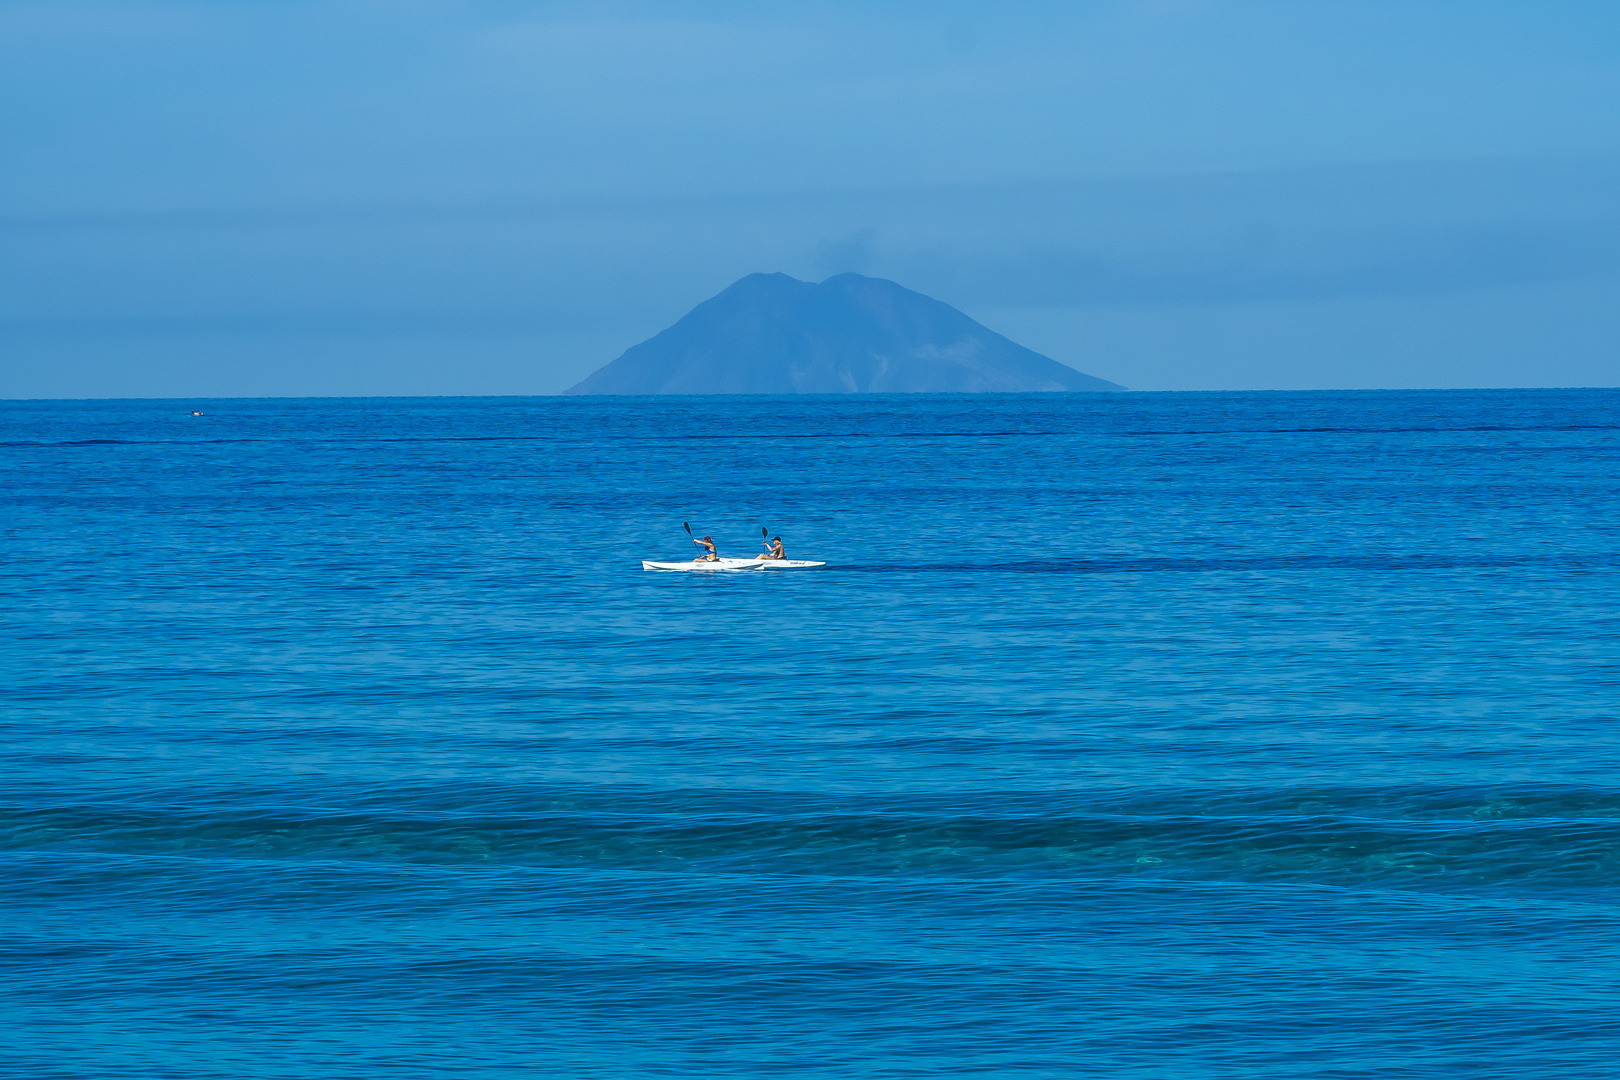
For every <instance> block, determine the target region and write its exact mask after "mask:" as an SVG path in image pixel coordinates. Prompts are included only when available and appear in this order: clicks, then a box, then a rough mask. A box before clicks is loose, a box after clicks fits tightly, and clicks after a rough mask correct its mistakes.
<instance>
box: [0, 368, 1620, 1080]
mask: <svg viewBox="0 0 1620 1080" xmlns="http://www.w3.org/2000/svg"><path fill="white" fill-rule="evenodd" d="M194 407H195V408H201V409H202V410H203V411H204V413H205V415H204V416H202V417H192V416H190V415H188V413H189V410H190V409H192V408H194ZM0 476H3V483H0V536H3V538H4V541H5V552H6V556H5V559H4V563H3V567H0V635H3V636H0V676H3V678H0V708H3V713H0V716H3V720H0V733H3V736H4V749H5V753H4V757H3V762H0V769H3V770H4V772H3V775H0V780H3V783H0V818H3V823H0V870H3V874H4V881H5V882H6V886H5V889H4V890H3V893H0V923H3V925H4V926H5V928H6V932H5V934H4V936H3V939H0V947H3V953H0V1000H3V1001H4V1002H5V1003H6V1004H5V1007H4V1009H3V1010H0V1013H3V1014H4V1019H3V1020H0V1026H3V1029H4V1033H5V1038H4V1039H3V1040H0V1072H3V1073H5V1074H6V1075H16V1076H28V1077H41V1078H57V1077H62V1078H66V1077H102V1076H107V1077H113V1076H116V1077H121V1078H130V1077H165V1078H193V1077H198V1078H200V1077H278V1078H279V1077H286V1078H300V1080H302V1078H312V1077H390V1078H394V1077H400V1078H413V1077H441V1076H443V1077H468V1078H496V1077H501V1078H505V1077H528V1076H569V1077H643V1076H669V1077H675V1076H681V1077H688V1076H704V1077H734V1076H783V1075H792V1076H806V1077H846V1076H847V1077H854V1076H861V1077H917V1076H943V1075H952V1076H954V1075H962V1074H967V1075H976V1076H986V1077H1000V1076H1007V1077H1046V1076H1051V1077H1059V1076H1062V1077H1069V1076H1102V1077H1230V1078H1251V1077H1375V1076H1376V1077H1388V1076H1405V1077H1430V1076H1433V1077H1441V1076H1444V1077H1453V1076H1455V1077H1497V1076H1500V1077H1518V1078H1522V1077H1527V1076H1534V1077H1537V1078H1549V1077H1599V1076H1608V1075H1612V1073H1613V1062H1614V1060H1615V1058H1616V1055H1617V1054H1620V1023H1617V1021H1616V1020H1615V1014H1616V1004H1617V996H1616V992H1615V989H1614V988H1615V986H1616V984H1617V982H1620V889H1617V884H1616V882H1617V875H1620V729H1617V726H1616V712H1617V700H1620V659H1617V653H1620V649H1617V646H1616V642H1617V641H1620V392H1617V391H1512V392H1509V391H1490V392H1443V393H1354V394H1327V393H1311V394H1168V395H1166V394H1120V395H1083V394H1075V395H1050V396H994V397H868V398H812V399H794V398H784V399H774V398H747V399H723V398H715V399H664V400H636V399H602V400H592V399H404V400H256V401H216V402H202V403H197V402H163V401H119V402H7V403H0ZM683 521H690V522H691V524H692V526H693V528H694V529H695V530H697V531H698V534H699V535H702V534H703V533H704V532H708V533H710V534H712V535H714V537H715V538H716V540H718V541H719V542H720V549H721V553H722V554H726V555H733V554H737V555H746V554H751V553H753V552H754V551H756V550H757V543H758V535H759V528H760V526H762V525H763V526H767V527H769V528H770V530H771V531H772V533H773V534H774V533H778V532H779V533H781V534H782V535H783V536H784V538H785V540H786V544H787V551H788V554H789V556H791V557H796V558H815V559H825V560H827V561H828V562H829V563H830V564H831V565H829V566H828V567H827V568H826V569H825V570H818V571H802V572H789V573H773V574H765V573H758V574H755V573H748V574H730V575H727V574H717V575H693V574H656V573H645V572H643V571H641V570H640V569H638V567H639V560H641V559H643V558H654V559H680V558H686V557H689V556H690V555H691V554H692V553H693V552H694V551H695V549H694V548H693V547H692V545H691V544H690V543H689V542H688V540H687V537H686V534H685V533H684V532H683V531H682V529H681V523H682V522H683Z"/></svg>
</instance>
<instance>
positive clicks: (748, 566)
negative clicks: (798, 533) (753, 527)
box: [641, 559, 827, 573]
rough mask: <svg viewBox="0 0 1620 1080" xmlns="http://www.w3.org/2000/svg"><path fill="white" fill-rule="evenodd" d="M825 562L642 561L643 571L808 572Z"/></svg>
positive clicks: (789, 560) (762, 560)
mask: <svg viewBox="0 0 1620 1080" xmlns="http://www.w3.org/2000/svg"><path fill="white" fill-rule="evenodd" d="M826 565H827V564H826V563H824V562H809V561H807V560H805V559H720V560H718V561H716V560H713V559H693V560H692V561H691V562H652V561H651V560H648V559H643V560H641V568H642V569H643V570H703V571H708V572H710V573H713V572H715V571H717V570H807V569H809V568H810V567H813V566H826Z"/></svg>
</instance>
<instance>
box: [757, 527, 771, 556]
mask: <svg viewBox="0 0 1620 1080" xmlns="http://www.w3.org/2000/svg"><path fill="white" fill-rule="evenodd" d="M770 536H771V530H769V529H767V528H766V527H765V526H763V525H761V526H760V527H759V542H760V543H762V544H764V545H765V547H766V549H767V550H769V549H770V546H771V540H770Z"/></svg>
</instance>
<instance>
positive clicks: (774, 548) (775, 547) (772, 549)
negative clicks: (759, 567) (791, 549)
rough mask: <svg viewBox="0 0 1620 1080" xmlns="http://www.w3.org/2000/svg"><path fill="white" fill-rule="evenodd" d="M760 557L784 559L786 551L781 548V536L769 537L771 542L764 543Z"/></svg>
mask: <svg viewBox="0 0 1620 1080" xmlns="http://www.w3.org/2000/svg"><path fill="white" fill-rule="evenodd" d="M760 558H762V559H785V558H787V552H786V551H783V550H782V538H781V537H780V536H773V537H771V542H770V543H768V544H766V545H765V554H763V555H761V556H760Z"/></svg>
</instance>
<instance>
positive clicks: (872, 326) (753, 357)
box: [568, 273, 1124, 394]
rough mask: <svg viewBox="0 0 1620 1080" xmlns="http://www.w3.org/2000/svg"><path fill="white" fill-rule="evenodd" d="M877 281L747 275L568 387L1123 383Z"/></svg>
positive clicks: (757, 390) (851, 388) (1021, 387)
mask: <svg viewBox="0 0 1620 1080" xmlns="http://www.w3.org/2000/svg"><path fill="white" fill-rule="evenodd" d="M1122 389H1124V387H1121V386H1116V385H1115V384H1113V383H1111V382H1106V381H1104V380H1102V379H1097V378H1093V377H1092V376H1090V375H1083V374H1081V373H1080V372H1078V371H1076V370H1074V369H1073V368H1071V367H1066V366H1064V365H1063V364H1060V363H1058V362H1057V361H1056V360H1052V359H1050V358H1048V357H1045V356H1042V355H1041V354H1040V353H1037V352H1033V351H1031V350H1029V349H1026V348H1024V347H1023V346H1022V345H1018V344H1015V343H1014V342H1011V341H1009V340H1007V339H1006V338H1004V337H1002V336H1001V335H1000V334H997V333H996V332H995V331H993V330H989V329H987V328H986V327H984V326H981V325H980V324H979V323H977V322H974V321H973V320H972V319H970V318H968V316H966V315H964V314H963V313H962V312H960V311H958V310H956V309H955V308H953V307H951V306H950V305H949V304H946V303H943V302H941V301H939V300H935V299H933V298H932V297H928V296H924V295H923V294H921V293H918V292H912V291H911V290H910V289H907V288H905V287H904V286H902V285H898V284H896V283H895V282H893V281H888V280H886V279H884V278H872V277H866V276H865V275H862V274H853V273H847V274H835V275H834V276H832V277H830V278H828V279H827V280H825V281H823V282H821V283H820V284H812V283H811V282H807V281H800V280H799V279H797V278H794V277H789V276H788V275H787V274H749V275H748V276H746V277H743V278H740V279H738V280H737V281H735V282H733V283H732V284H731V285H729V286H727V287H726V288H725V289H723V290H721V291H720V292H719V293H718V294H716V295H715V296H712V297H710V298H709V299H707V300H705V301H703V303H701V304H699V305H698V306H697V307H695V308H693V309H692V310H691V311H689V312H688V313H687V314H686V315H685V316H683V317H682V318H681V319H680V321H678V322H676V323H675V324H674V325H673V326H671V327H669V328H668V329H667V330H664V331H663V332H661V333H659V334H657V335H655V336H653V337H651V338H648V339H647V340H646V341H643V342H642V343H641V344H639V345H635V346H632V347H631V348H629V349H627V350H625V352H624V354H623V355H622V356H620V357H619V358H618V359H617V360H615V361H613V362H612V363H611V364H608V365H607V366H606V367H603V368H601V369H600V370H598V371H597V372H595V373H594V374H593V375H591V376H590V377H589V378H587V379H585V381H583V382H581V383H580V384H579V385H578V386H575V387H574V388H573V389H571V390H570V391H568V392H569V393H571V394H883V393H902V394H903V393H986V392H998V391H999V392H1015V393H1016V392H1028V391H1063V390H1122Z"/></svg>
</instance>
